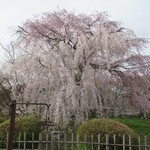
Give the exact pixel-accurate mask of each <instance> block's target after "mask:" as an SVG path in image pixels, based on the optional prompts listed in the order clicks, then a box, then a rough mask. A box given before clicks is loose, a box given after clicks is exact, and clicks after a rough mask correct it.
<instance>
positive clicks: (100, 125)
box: [78, 119, 137, 150]
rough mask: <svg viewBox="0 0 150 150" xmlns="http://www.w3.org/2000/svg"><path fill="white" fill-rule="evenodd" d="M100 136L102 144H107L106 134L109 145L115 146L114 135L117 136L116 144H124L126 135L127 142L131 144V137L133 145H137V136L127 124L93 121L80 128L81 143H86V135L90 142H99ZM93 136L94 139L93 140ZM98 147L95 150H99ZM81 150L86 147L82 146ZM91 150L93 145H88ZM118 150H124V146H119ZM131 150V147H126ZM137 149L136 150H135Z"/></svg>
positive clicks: (102, 120) (111, 147)
mask: <svg viewBox="0 0 150 150" xmlns="http://www.w3.org/2000/svg"><path fill="white" fill-rule="evenodd" d="M98 134H99V135H100V141H101V143H106V134H108V135H109V143H111V144H114V138H113V137H114V135H116V143H117V144H122V143H123V135H125V142H126V144H129V135H130V136H131V139H132V144H137V135H136V133H135V132H134V131H133V130H132V129H130V128H129V127H128V126H126V125H125V124H122V123H120V122H118V121H115V120H111V119H92V120H89V121H86V122H84V123H83V124H82V125H80V126H79V128H78V135H79V141H82V142H83V141H85V135H86V137H87V138H86V139H87V141H88V142H91V141H92V140H93V142H98ZM91 135H92V137H93V138H91ZM97 147H98V146H97V145H95V146H94V149H95V150H96V149H97ZM80 148H81V150H83V149H84V145H83V144H81V145H80ZM90 149H91V145H88V150H90ZM101 149H105V146H101ZM109 149H114V146H109ZM116 149H117V150H120V149H122V146H121V147H120V146H117V147H116ZM126 149H129V147H126ZM134 149H135V148H134Z"/></svg>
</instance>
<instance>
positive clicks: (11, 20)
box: [0, 0, 150, 59]
mask: <svg viewBox="0 0 150 150" xmlns="http://www.w3.org/2000/svg"><path fill="white" fill-rule="evenodd" d="M58 8H59V9H64V8H65V9H66V10H75V11H76V12H83V13H91V12H93V11H107V12H108V14H109V15H110V19H112V20H115V21H119V22H121V23H122V26H124V27H128V28H131V29H133V31H135V33H136V35H137V36H138V37H143V38H150V0H0V42H1V43H3V44H7V43H9V41H10V40H11V34H12V31H11V28H12V27H14V26H17V25H21V24H22V23H23V22H24V21H25V20H26V19H28V18H32V17H33V16H34V15H37V14H41V13H42V12H53V11H54V10H57V9H58ZM0 51H2V50H1V49H0ZM149 51H150V50H147V52H148V53H149V54H150V52H149ZM2 56H3V54H2V52H0V58H1V59H2Z"/></svg>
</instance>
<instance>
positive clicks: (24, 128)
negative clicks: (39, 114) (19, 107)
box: [0, 116, 40, 141]
mask: <svg viewBox="0 0 150 150" xmlns="http://www.w3.org/2000/svg"><path fill="white" fill-rule="evenodd" d="M9 123H10V120H6V121H5V122H3V123H1V124H0V140H1V141H6V137H7V132H8V129H9ZM33 132H34V135H35V137H37V138H38V134H39V132H40V127H39V121H38V119H37V118H36V117H35V116H25V117H17V118H16V119H15V128H14V140H18V139H19V133H21V137H20V138H21V140H23V138H24V133H26V140H32V133H33Z"/></svg>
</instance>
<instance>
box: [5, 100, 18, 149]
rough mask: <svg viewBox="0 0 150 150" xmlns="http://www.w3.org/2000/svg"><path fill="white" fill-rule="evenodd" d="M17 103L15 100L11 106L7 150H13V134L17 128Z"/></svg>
mask: <svg viewBox="0 0 150 150" xmlns="http://www.w3.org/2000/svg"><path fill="white" fill-rule="evenodd" d="M15 113H16V101H15V100H13V101H12V102H11V105H10V125H9V132H8V147H7V150H12V147H13V132H14V126H15Z"/></svg>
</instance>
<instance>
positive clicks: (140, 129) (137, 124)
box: [115, 117, 150, 137]
mask: <svg viewBox="0 0 150 150" xmlns="http://www.w3.org/2000/svg"><path fill="white" fill-rule="evenodd" d="M115 120H117V121H119V122H122V123H124V124H126V125H127V126H128V127H130V128H132V129H133V130H134V131H135V132H136V133H137V134H139V135H141V136H144V135H148V136H149V137H150V119H142V118H135V117H127V118H126V117H125V118H115Z"/></svg>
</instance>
